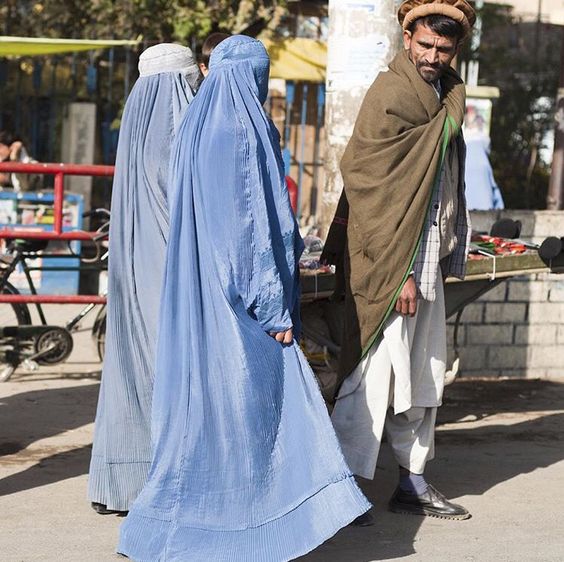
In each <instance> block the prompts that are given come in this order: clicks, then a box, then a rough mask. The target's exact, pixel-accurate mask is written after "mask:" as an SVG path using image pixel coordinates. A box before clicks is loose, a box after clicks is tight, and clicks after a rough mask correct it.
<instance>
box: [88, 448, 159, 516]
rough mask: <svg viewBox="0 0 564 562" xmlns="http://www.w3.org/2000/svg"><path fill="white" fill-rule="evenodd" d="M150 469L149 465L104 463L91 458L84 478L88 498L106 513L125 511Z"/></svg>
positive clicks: (142, 462)
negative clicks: (105, 510)
mask: <svg viewBox="0 0 564 562" xmlns="http://www.w3.org/2000/svg"><path fill="white" fill-rule="evenodd" d="M150 468H151V463H150V462H144V461H139V462H120V463H111V462H108V461H107V459H106V458H105V457H101V456H97V455H96V456H95V455H92V459H91V461H90V473H89V475H88V497H89V498H90V501H92V502H96V503H101V504H103V505H105V506H106V507H107V508H108V509H111V510H115V511H128V510H129V506H130V505H131V504H132V503H133V502H134V501H135V498H136V497H137V496H138V495H139V492H140V491H141V489H142V488H143V484H144V483H145V482H146V481H147V475H148V474H149V469H150Z"/></svg>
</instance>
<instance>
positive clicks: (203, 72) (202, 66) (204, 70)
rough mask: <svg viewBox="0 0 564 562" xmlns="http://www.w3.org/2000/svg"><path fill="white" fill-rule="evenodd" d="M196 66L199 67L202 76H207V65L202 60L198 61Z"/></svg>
mask: <svg viewBox="0 0 564 562" xmlns="http://www.w3.org/2000/svg"><path fill="white" fill-rule="evenodd" d="M198 66H199V67H200V72H201V73H202V74H203V75H204V76H207V74H208V72H209V70H208V67H207V66H206V65H205V64H204V63H203V62H201V63H199V64H198Z"/></svg>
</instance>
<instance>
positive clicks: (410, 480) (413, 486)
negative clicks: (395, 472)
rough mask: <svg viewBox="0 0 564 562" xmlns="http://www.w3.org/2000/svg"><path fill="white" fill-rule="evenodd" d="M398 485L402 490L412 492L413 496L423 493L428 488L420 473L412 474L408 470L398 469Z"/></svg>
mask: <svg viewBox="0 0 564 562" xmlns="http://www.w3.org/2000/svg"><path fill="white" fill-rule="evenodd" d="M399 486H400V488H401V489H402V491H403V492H407V493H408V494H413V495H415V496H421V495H423V494H424V493H425V492H426V491H427V488H428V484H427V482H425V477H424V476H423V475H422V474H413V473H412V472H409V471H408V470H405V469H403V470H400V481H399Z"/></svg>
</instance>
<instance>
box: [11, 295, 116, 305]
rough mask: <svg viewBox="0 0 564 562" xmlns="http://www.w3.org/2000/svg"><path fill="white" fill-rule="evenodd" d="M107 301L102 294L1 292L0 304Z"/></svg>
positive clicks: (103, 302) (100, 302)
mask: <svg viewBox="0 0 564 562" xmlns="http://www.w3.org/2000/svg"><path fill="white" fill-rule="evenodd" d="M106 301H107V299H106V297H103V296H100V295H72V296H71V295H7V294H3V293H0V304H1V303H26V304H36V303H40V304H90V303H94V304H106Z"/></svg>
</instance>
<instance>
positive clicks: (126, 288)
mask: <svg viewBox="0 0 564 562" xmlns="http://www.w3.org/2000/svg"><path fill="white" fill-rule="evenodd" d="M139 72H140V78H139V79H138V80H137V82H136V84H135V86H134V87H133V90H132V91H131V94H130V96H129V98H128V100H127V103H126V105H125V109H124V113H123V120H122V124H121V128H120V135H119V143H118V153H117V159H116V169H115V176H114V184H113V190H112V206H111V212H112V217H111V227H110V254H109V255H110V261H109V287H108V289H109V290H108V293H109V297H108V316H107V333H106V354H105V360H104V367H103V372H102V385H101V388H100V397H99V400H98V411H97V414H96V428H95V434H94V446H93V450H92V460H91V463H90V476H89V490H88V496H89V499H90V501H91V502H92V506H93V507H94V509H96V511H98V512H99V513H108V512H113V511H127V510H128V509H129V505H130V503H132V502H133V500H134V499H135V498H136V497H137V494H138V493H139V491H140V490H141V488H142V487H143V484H144V483H145V480H146V479H147V474H148V472H149V467H150V461H151V430H150V419H151V396H152V389H153V378H154V362H155V347H156V343H157V327H158V311H159V305H160V292H161V286H162V277H163V272H164V261H165V255H166V241H167V238H168V222H169V221H168V205H167V191H168V169H169V162H170V151H171V146H172V141H173V140H174V136H175V132H176V130H177V128H178V126H179V124H180V121H181V119H182V117H183V116H184V113H185V110H186V109H187V107H188V104H189V103H190V101H191V100H192V99H193V97H194V93H195V91H196V88H197V86H198V84H199V81H200V78H201V76H200V72H199V70H198V67H197V63H196V61H195V60H194V57H193V56H192V51H191V50H190V49H188V48H186V47H182V46H181V45H173V44H161V45H155V46H154V47H150V48H149V49H147V50H146V51H144V52H143V53H142V54H141V57H140V59H139Z"/></svg>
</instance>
